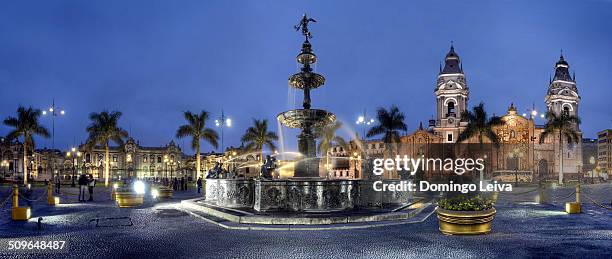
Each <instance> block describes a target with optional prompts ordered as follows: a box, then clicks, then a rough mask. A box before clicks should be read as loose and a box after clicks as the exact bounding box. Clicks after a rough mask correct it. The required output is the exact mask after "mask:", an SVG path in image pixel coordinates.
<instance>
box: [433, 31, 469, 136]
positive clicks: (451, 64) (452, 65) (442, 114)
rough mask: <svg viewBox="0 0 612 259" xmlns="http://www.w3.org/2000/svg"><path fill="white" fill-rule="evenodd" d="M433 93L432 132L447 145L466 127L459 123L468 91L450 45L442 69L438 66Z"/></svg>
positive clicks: (465, 104) (458, 62)
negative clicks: (434, 113) (434, 99)
mask: <svg viewBox="0 0 612 259" xmlns="http://www.w3.org/2000/svg"><path fill="white" fill-rule="evenodd" d="M434 92H435V94H436V123H435V128H434V132H436V134H438V135H440V136H442V137H443V138H444V141H445V142H447V143H453V142H456V141H457V137H458V135H459V132H461V130H463V128H464V127H465V126H466V122H463V121H461V113H462V112H464V111H465V110H466V109H468V107H467V105H468V95H469V90H468V86H467V83H466V81H465V75H464V74H463V66H462V65H461V60H460V59H459V55H457V53H456V52H455V47H454V46H453V44H452V43H451V47H450V51H449V52H448V54H446V58H445V59H444V68H442V65H440V73H439V74H438V80H437V82H436V89H435V91H434Z"/></svg>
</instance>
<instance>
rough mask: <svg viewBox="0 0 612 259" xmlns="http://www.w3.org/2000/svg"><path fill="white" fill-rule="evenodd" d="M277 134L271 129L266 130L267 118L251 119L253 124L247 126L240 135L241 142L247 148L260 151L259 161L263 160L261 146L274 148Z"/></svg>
mask: <svg viewBox="0 0 612 259" xmlns="http://www.w3.org/2000/svg"><path fill="white" fill-rule="evenodd" d="M276 140H278V136H277V135H276V133H274V132H273V131H268V120H265V119H264V120H256V119H253V126H251V127H249V128H248V129H247V130H246V132H245V133H244V135H243V136H242V142H243V143H245V144H246V149H247V150H257V151H259V152H260V156H259V161H260V162H263V148H264V146H268V148H270V149H271V150H275V149H276V145H274V141H276Z"/></svg>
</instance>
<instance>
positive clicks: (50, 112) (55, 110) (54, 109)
mask: <svg viewBox="0 0 612 259" xmlns="http://www.w3.org/2000/svg"><path fill="white" fill-rule="evenodd" d="M58 110H59V111H58ZM65 113H66V111H64V109H61V108H59V107H56V106H55V99H53V102H52V104H51V107H49V109H48V111H47V110H43V111H42V114H43V115H49V116H51V148H55V117H57V116H63V115H64V114H65Z"/></svg>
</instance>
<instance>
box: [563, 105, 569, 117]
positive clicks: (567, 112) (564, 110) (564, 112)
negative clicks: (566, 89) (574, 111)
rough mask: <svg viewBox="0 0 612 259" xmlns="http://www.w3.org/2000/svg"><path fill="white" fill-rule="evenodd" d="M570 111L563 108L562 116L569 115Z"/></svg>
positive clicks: (565, 107)
mask: <svg viewBox="0 0 612 259" xmlns="http://www.w3.org/2000/svg"><path fill="white" fill-rule="evenodd" d="M569 112H570V109H569V107H568V106H563V114H565V115H569Z"/></svg>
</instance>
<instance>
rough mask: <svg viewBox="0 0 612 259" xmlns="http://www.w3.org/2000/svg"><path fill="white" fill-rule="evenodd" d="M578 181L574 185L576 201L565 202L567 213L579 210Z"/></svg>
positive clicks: (575, 212) (578, 211)
mask: <svg viewBox="0 0 612 259" xmlns="http://www.w3.org/2000/svg"><path fill="white" fill-rule="evenodd" d="M580 207H581V206H580V183H578V184H577V185H576V201H575V202H566V203H565V212H567V213H568V214H578V213H580V212H581V208H580Z"/></svg>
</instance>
